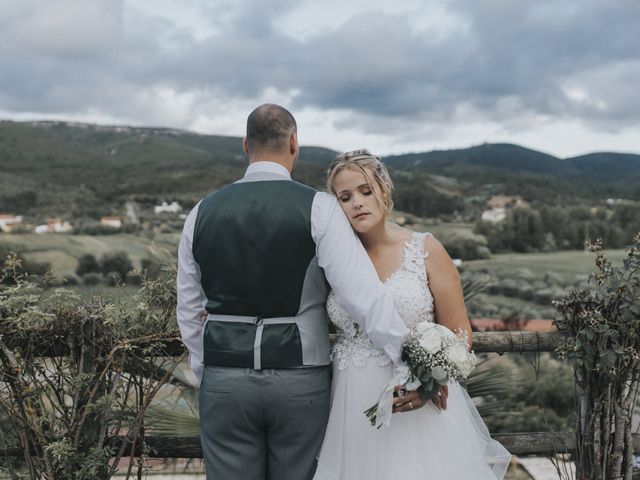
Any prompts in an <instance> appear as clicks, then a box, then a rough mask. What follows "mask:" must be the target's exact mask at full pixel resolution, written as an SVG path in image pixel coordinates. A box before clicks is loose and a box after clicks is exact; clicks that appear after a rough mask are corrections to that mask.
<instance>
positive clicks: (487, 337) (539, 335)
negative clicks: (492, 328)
mask: <svg viewBox="0 0 640 480" xmlns="http://www.w3.org/2000/svg"><path fill="white" fill-rule="evenodd" d="M566 338H567V337H566V334H564V333H562V332H474V333H473V350H474V351H475V352H478V353H479V352H483V353H487V352H496V353H507V352H518V353H520V352H553V351H554V350H555V349H556V348H558V347H559V346H560V345H562V344H563V343H564V342H565V341H566Z"/></svg>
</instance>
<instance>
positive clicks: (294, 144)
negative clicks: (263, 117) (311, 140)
mask: <svg viewBox="0 0 640 480" xmlns="http://www.w3.org/2000/svg"><path fill="white" fill-rule="evenodd" d="M297 151H298V134H297V133H296V132H293V133H292V134H291V136H290V137H289V153H291V155H295V153H296V152H297Z"/></svg>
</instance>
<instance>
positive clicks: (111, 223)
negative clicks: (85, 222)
mask: <svg viewBox="0 0 640 480" xmlns="http://www.w3.org/2000/svg"><path fill="white" fill-rule="evenodd" d="M100 225H104V226H106V227H112V228H122V219H121V218H120V217H102V218H101V219H100Z"/></svg>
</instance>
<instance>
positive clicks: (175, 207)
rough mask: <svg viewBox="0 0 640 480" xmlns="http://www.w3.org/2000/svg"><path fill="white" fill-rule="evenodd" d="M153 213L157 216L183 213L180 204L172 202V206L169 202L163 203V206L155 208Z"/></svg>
mask: <svg viewBox="0 0 640 480" xmlns="http://www.w3.org/2000/svg"><path fill="white" fill-rule="evenodd" d="M153 211H154V213H155V214H156V215H158V214H160V213H180V212H182V207H181V206H180V204H179V203H178V202H171V205H169V204H168V203H167V202H162V205H156V206H155V207H153Z"/></svg>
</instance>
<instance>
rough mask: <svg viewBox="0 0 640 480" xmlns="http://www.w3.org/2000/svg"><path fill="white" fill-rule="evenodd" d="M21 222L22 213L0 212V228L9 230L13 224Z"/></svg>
mask: <svg viewBox="0 0 640 480" xmlns="http://www.w3.org/2000/svg"><path fill="white" fill-rule="evenodd" d="M21 223H22V215H18V216H15V215H8V214H0V230H2V231H3V232H10V231H11V229H12V228H13V226H14V225H19V224H21Z"/></svg>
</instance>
